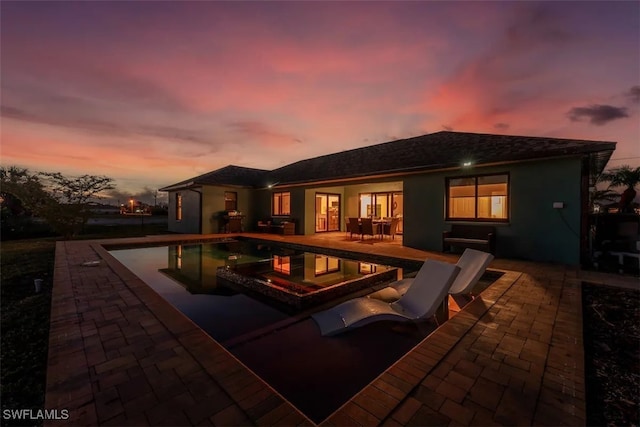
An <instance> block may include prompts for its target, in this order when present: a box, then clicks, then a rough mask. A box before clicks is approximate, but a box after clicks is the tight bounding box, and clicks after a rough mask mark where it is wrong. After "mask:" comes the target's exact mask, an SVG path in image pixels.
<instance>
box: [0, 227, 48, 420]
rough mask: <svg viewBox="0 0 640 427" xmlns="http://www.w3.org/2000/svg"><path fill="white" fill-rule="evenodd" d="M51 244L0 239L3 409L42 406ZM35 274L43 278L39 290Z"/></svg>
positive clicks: (44, 382)
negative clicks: (34, 282)
mask: <svg viewBox="0 0 640 427" xmlns="http://www.w3.org/2000/svg"><path fill="white" fill-rule="evenodd" d="M55 245H56V242H55V239H42V240H16V241H8V242H2V246H1V253H0V255H1V257H2V258H1V288H0V297H1V300H0V301H1V303H0V311H1V313H2V332H1V335H2V347H1V357H2V367H1V369H0V372H1V375H2V384H1V388H0V393H1V395H2V409H3V410H5V409H33V410H38V409H43V408H44V392H45V384H46V372H47V349H48V344H49V315H50V308H51V284H52V281H53V264H54V254H55ZM34 279H43V280H44V283H43V286H42V290H41V292H40V293H35V289H34V284H33V280H34ZM3 421H5V420H3ZM3 424H4V423H3ZM28 424H33V421H31V422H28V423H24V424H23V425H28Z"/></svg>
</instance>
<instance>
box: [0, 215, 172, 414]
mask: <svg viewBox="0 0 640 427" xmlns="http://www.w3.org/2000/svg"><path fill="white" fill-rule="evenodd" d="M166 232H167V226H166V224H148V225H147V224H145V226H144V228H141V227H140V225H137V224H136V225H121V226H97V225H95V226H87V227H85V232H84V234H83V235H82V236H79V238H80V239H97V238H116V237H135V236H144V235H149V234H164V233H166ZM56 240H57V239H56V238H51V237H47V238H40V239H27V240H8V241H3V242H2V243H1V244H0V313H1V316H2V323H1V325H2V327H1V339H2V345H1V347H0V357H1V360H2V364H1V366H0V374H1V383H0V396H2V404H1V406H2V410H3V411H4V410H5V409H32V410H34V411H35V410H39V409H44V396H45V387H46V372H47V356H48V345H49V318H50V314H51V313H50V312H51V285H52V283H53V267H54V259H55V246H56ZM34 279H43V280H44V283H43V286H42V290H41V292H39V293H36V292H35V286H34V283H33V281H34ZM9 422H10V423H11V425H34V423H36V424H38V423H37V422H35V421H25V422H23V423H20V422H19V421H9ZM39 424H42V422H39ZM2 425H9V424H8V421H7V420H4V419H3V420H2Z"/></svg>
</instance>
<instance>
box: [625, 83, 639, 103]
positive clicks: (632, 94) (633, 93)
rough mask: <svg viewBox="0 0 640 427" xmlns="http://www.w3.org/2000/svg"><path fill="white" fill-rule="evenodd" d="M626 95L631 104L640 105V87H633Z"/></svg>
mask: <svg viewBox="0 0 640 427" xmlns="http://www.w3.org/2000/svg"><path fill="white" fill-rule="evenodd" d="M625 95H626V96H627V97H628V98H629V99H631V102H633V103H635V104H638V103H640V86H633V87H632V88H631V89H629V91H628V92H627V93H626V94H625Z"/></svg>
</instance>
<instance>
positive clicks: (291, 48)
mask: <svg viewBox="0 0 640 427" xmlns="http://www.w3.org/2000/svg"><path fill="white" fill-rule="evenodd" d="M0 8H1V10H0V12H1V34H0V36H1V38H0V40H1V63H0V66H1V74H2V92H1V104H2V123H1V125H2V126H1V163H2V165H3V166H10V165H18V166H22V167H27V168H29V169H30V170H32V171H60V172H63V173H65V174H68V175H82V174H96V175H98V174H99V175H108V176H110V177H112V178H114V179H115V183H116V185H117V190H118V191H119V193H116V194H114V197H116V198H117V197H123V198H128V197H130V196H136V197H139V198H142V194H143V193H145V192H149V191H155V190H156V189H157V188H160V187H163V186H166V185H169V184H172V183H175V182H177V181H181V180H184V179H187V178H190V177H192V176H195V175H198V174H201V173H205V172H208V171H211V170H214V169H217V168H219V167H222V166H225V165H228V164H236V165H241V166H248V167H255V168H264V169H273V168H277V167H279V166H282V165H284V164H288V163H291V162H294V161H296V160H300V159H304V158H309V157H314V156H317V155H322V154H328V153H332V152H337V151H341V150H346V149H350V148H356V147H361V146H365V145H371V144H374V143H379V142H385V141H389V140H393V139H398V138H405V137H410V136H417V135H422V134H425V133H432V132H437V131H441V130H445V129H449V130H456V131H466V132H480V133H498V134H511V135H532V136H550V137H563V138H579V139H591V140H606V141H617V142H618V148H617V150H616V152H615V153H614V155H613V159H612V161H611V162H610V164H609V166H620V165H622V164H630V165H633V166H638V165H640V148H639V145H640V2H637V1H630V2H610V1H608V2H577V1H571V2H540V3H536V2H428V1H424V2H419V1H412V2H344V3H343V2H329V3H327V2H323V3H321V2H269V1H265V2H138V1H130V2H127V1H121V2H56V1H48V2H41V3H40V2H12V1H2V2H1V3H0ZM150 200H153V199H152V198H151V199H149V197H147V198H146V201H150Z"/></svg>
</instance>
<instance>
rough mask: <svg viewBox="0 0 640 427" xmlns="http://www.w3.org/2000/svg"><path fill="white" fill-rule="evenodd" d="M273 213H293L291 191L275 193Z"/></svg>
mask: <svg viewBox="0 0 640 427" xmlns="http://www.w3.org/2000/svg"><path fill="white" fill-rule="evenodd" d="M273 215H291V193H289V192H286V193H273Z"/></svg>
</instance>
